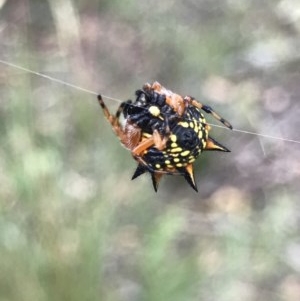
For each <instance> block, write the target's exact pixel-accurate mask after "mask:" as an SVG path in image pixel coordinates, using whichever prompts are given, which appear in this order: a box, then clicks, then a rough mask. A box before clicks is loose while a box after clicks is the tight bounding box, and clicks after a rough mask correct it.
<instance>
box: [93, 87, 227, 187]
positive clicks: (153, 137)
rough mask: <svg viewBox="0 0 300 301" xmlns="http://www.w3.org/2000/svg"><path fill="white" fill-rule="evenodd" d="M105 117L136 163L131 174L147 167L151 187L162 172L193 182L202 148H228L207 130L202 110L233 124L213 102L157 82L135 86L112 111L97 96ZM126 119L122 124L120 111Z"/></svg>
mask: <svg viewBox="0 0 300 301" xmlns="http://www.w3.org/2000/svg"><path fill="white" fill-rule="evenodd" d="M98 101H99V104H100V105H101V107H102V109H103V112H104V115H105V117H106V119H107V120H108V121H109V123H110V124H111V126H112V128H113V131H114V132H115V134H116V135H117V136H118V137H119V139H120V141H121V144H122V145H123V146H124V147H125V148H127V149H128V150H129V151H130V152H131V154H132V156H133V158H134V159H135V160H136V161H137V162H138V166H137V168H136V170H135V172H134V175H133V177H132V179H135V178H137V177H138V176H140V175H141V174H143V173H145V172H149V173H150V174H151V177H152V183H153V187H154V190H155V191H157V189H158V184H159V182H160V179H161V177H162V176H163V175H165V174H167V175H182V176H184V178H185V179H186V181H187V182H188V183H189V184H190V185H191V187H192V188H193V189H194V190H195V191H198V189H197V185H196V183H195V178H194V172H193V165H192V164H193V162H194V161H195V160H196V159H197V157H198V156H199V155H200V153H201V152H202V151H204V150H217V151H223V152H229V150H228V149H227V148H226V147H224V146H223V145H221V144H220V143H218V142H217V141H215V140H214V139H213V138H211V137H210V136H209V135H208V132H209V130H210V126H209V125H208V124H206V121H205V118H204V116H203V114H202V113H201V110H203V111H204V112H206V113H209V114H211V115H212V116H213V117H214V118H216V119H217V120H219V121H220V122H222V123H223V124H224V125H225V126H227V127H228V128H230V129H232V126H231V124H230V123H229V122H228V121H226V120H225V119H224V118H222V117H221V116H219V115H218V114H217V113H216V112H215V111H214V110H213V109H212V108H211V107H209V106H206V105H203V104H201V103H200V102H198V101H196V100H195V99H194V98H193V97H191V96H185V97H182V96H180V95H179V94H176V93H173V92H172V91H170V90H167V89H166V88H164V87H163V86H161V85H160V84H159V83H158V82H154V83H153V84H152V85H151V84H148V83H146V84H145V85H144V86H143V88H142V89H141V90H137V91H136V100H135V102H132V101H131V100H128V101H126V102H123V103H121V105H120V106H119V108H118V110H117V112H116V114H115V115H112V114H111V113H110V112H109V110H108V108H107V107H106V105H105V103H104V101H103V99H102V97H101V95H98ZM121 114H123V116H124V118H125V124H124V126H122V125H121V122H120V115H121Z"/></svg>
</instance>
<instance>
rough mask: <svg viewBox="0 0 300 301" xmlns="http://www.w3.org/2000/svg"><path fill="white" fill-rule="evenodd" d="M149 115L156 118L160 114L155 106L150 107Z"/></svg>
mask: <svg viewBox="0 0 300 301" xmlns="http://www.w3.org/2000/svg"><path fill="white" fill-rule="evenodd" d="M148 110H149V112H150V114H151V115H153V116H155V117H157V116H159V114H160V109H159V108H158V107H157V106H151V107H150V108H149V109H148Z"/></svg>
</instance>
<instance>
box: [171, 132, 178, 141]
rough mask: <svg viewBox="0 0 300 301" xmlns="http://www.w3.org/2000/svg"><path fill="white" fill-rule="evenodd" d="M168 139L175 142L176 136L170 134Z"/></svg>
mask: <svg viewBox="0 0 300 301" xmlns="http://www.w3.org/2000/svg"><path fill="white" fill-rule="evenodd" d="M170 139H171V141H172V142H176V141H177V136H176V135H174V134H172V135H171V136H170Z"/></svg>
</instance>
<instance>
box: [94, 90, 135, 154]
mask: <svg viewBox="0 0 300 301" xmlns="http://www.w3.org/2000/svg"><path fill="white" fill-rule="evenodd" d="M98 101H99V104H100V106H101V108H102V110H103V113H104V116H105V118H106V119H107V120H108V122H109V123H110V125H111V126H112V129H113V131H114V133H115V134H116V135H117V136H118V137H119V139H120V141H121V143H122V144H123V145H124V146H125V147H126V148H128V149H129V150H132V149H133V148H134V147H135V146H136V145H137V144H138V143H139V141H140V137H141V130H140V129H138V128H136V127H135V126H134V125H131V124H128V125H126V126H125V128H124V129H123V128H122V126H121V124H120V122H119V117H120V114H121V113H122V112H123V110H124V108H125V106H126V104H128V102H123V103H121V104H120V106H119V108H118V110H117V112H116V115H115V116H114V115H112V114H111V113H110V112H109V110H108V108H107V106H106V105H105V103H104V101H103V99H102V96H101V95H98Z"/></svg>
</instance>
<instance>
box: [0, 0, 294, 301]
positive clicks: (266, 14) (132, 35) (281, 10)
mask: <svg viewBox="0 0 300 301" xmlns="http://www.w3.org/2000/svg"><path fill="white" fill-rule="evenodd" d="M299 11H300V5H299V3H298V1H296V0H280V1H279V0H264V1H256V0H252V1H246V0H241V1H238V0H226V1H224V0H198V1H196V0H187V1H174V0H164V1H161V2H156V3H152V2H149V1H134V0H126V1H104V0H103V1H101V0H90V1H83V0H51V1H50V0H49V1H46V0H44V1H40V0H10V1H8V0H7V1H5V0H2V1H0V37H1V39H0V41H1V42H0V44H1V48H0V59H1V60H5V61H8V62H11V63H14V64H17V65H20V66H23V67H26V68H30V69H33V70H36V71H40V72H42V73H45V74H48V75H50V76H52V77H55V78H58V79H60V80H65V81H67V82H69V83H72V84H74V85H78V86H80V87H83V88H86V89H89V90H91V91H95V92H101V93H103V94H104V95H108V96H111V97H115V98H118V99H122V100H127V99H128V98H132V97H134V91H135V90H136V89H138V88H140V87H141V86H142V84H143V83H145V82H151V81H153V80H158V81H159V82H161V83H162V84H163V85H165V86H166V87H168V88H170V89H171V90H173V91H176V92H178V93H181V94H183V95H185V94H189V95H193V96H194V97H197V98H198V99H199V100H200V101H201V102H203V103H209V104H210V105H212V106H213V107H214V108H215V109H216V110H217V111H219V112H220V113H221V114H222V115H223V116H224V117H226V118H227V119H228V120H229V121H231V122H232V124H233V125H234V127H235V128H237V129H244V130H249V131H254V132H259V133H263V134H267V135H272V136H278V137H283V138H289V139H296V140H300V135H299V126H300V124H299V113H300V105H299V96H300V90H299V82H300V69H299V67H300V56H299V38H300V14H299ZM0 92H1V94H0V95H1V96H0V145H1V147H0V258H1V259H0V301H26V300H28V301H29V300H30V301H32V300H72V301H76V300H101V301H102V300H105V301H119V300H122V301H123V300H124V301H126V300H128V301H129V300H130V301H134V300H145V301H154V300H155V301H159V300H162V301H168V300H172V301H174V300H178V301H179V300H180V301H182V300H184V301H189V300H190V301H194V300H205V301H235V300H237V301H240V300H243V301H252V300H253V301H254V300H255V301H259V300H272V301H276V300H280V301H281V300H285V301H298V300H299V297H300V274H299V272H300V260H299V258H300V237H299V234H300V232H299V230H300V228H299V225H300V215H299V212H300V210H299V209H300V208H299V195H300V191H299V180H300V163H299V158H300V150H299V149H300V148H299V147H298V145H299V144H295V143H287V142H283V141H280V140H274V139H266V138H262V137H257V136H253V135H249V134H242V133H238V132H230V131H227V130H224V129H220V128H216V127H214V128H213V129H212V135H213V136H214V137H215V138H216V139H217V140H218V141H220V142H221V143H224V144H225V145H226V146H227V147H228V148H230V149H231V150H232V152H231V153H229V154H220V153H205V154H203V155H202V156H201V157H200V158H199V159H198V160H197V163H196V180H197V183H198V188H199V193H198V194H197V193H195V192H194V191H192V189H191V188H190V187H189V186H188V185H187V184H186V183H185V181H184V179H183V178H181V177H166V178H165V179H164V180H163V181H162V183H161V185H160V188H159V191H158V193H157V194H156V193H154V192H153V189H152V187H151V183H150V178H149V176H147V175H145V176H143V177H141V178H138V179H136V180H135V181H130V178H131V175H132V173H133V171H134V169H135V162H134V161H133V160H132V158H131V157H130V154H129V153H128V152H127V151H126V150H125V149H124V148H122V147H121V146H120V143H119V141H118V139H117V138H116V137H115V136H114V134H113V133H112V130H111V128H110V126H109V125H108V123H107V122H106V121H105V119H104V118H103V115H102V112H101V109H100V108H99V107H98V104H97V101H96V99H95V95H92V94H89V93H87V92H83V91H79V90H76V89H73V88H71V87H68V86H64V85H60V84H58V83H55V82H52V81H50V80H47V79H45V78H41V77H38V76H35V75H32V74H28V73H27V72H24V71H21V70H18V69H15V68H12V67H8V66H5V65H2V64H1V69H0ZM106 101H107V103H108V105H109V107H110V108H111V109H112V110H115V109H116V108H117V107H118V105H119V104H118V103H117V102H115V101H112V100H106ZM208 120H210V121H211V122H213V123H214V122H215V121H214V120H211V119H210V118H209V117H208Z"/></svg>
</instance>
